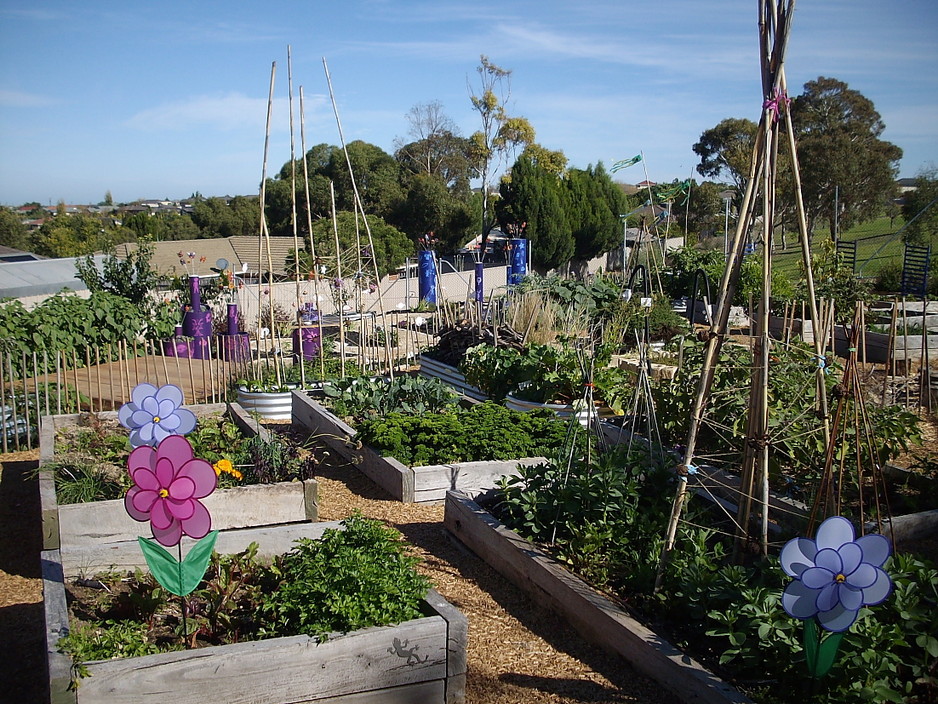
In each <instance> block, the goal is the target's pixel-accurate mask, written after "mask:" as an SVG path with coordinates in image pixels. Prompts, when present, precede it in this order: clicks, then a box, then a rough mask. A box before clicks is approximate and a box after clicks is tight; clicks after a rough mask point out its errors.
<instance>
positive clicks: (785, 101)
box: [762, 88, 791, 122]
mask: <svg viewBox="0 0 938 704" xmlns="http://www.w3.org/2000/svg"><path fill="white" fill-rule="evenodd" d="M782 105H784V106H785V109H786V110H787V109H788V106H789V105H791V98H789V97H788V93H787V92H785V91H783V90H780V89H779V88H775V89H774V90H773V91H772V97H770V98H766V100H765V101H764V102H763V103H762V109H763V110H768V111H769V112H771V113H772V120H773V122H778V121H779V119H781V112H782Z"/></svg>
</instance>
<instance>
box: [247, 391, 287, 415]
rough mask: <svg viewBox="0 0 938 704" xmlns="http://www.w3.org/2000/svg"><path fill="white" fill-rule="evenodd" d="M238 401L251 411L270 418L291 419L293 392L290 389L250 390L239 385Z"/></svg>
mask: <svg viewBox="0 0 938 704" xmlns="http://www.w3.org/2000/svg"><path fill="white" fill-rule="evenodd" d="M238 403H239V404H241V406H242V407H243V408H244V409H245V410H246V411H248V412H249V413H256V414H257V415H259V416H260V417H261V418H266V419H268V420H290V417H291V415H292V413H293V393H292V390H288V391H250V390H248V389H245V388H244V387H241V386H239V387H238Z"/></svg>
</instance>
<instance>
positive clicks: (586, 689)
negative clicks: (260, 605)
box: [0, 424, 677, 704]
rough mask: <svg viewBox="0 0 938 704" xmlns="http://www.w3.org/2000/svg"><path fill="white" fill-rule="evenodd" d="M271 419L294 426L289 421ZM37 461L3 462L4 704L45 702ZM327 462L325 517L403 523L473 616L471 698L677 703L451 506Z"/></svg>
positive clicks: (498, 703) (506, 703)
mask: <svg viewBox="0 0 938 704" xmlns="http://www.w3.org/2000/svg"><path fill="white" fill-rule="evenodd" d="M270 427H271V429H272V430H275V431H279V432H290V431H291V428H290V426H289V424H282V425H278V424H271V426H270ZM37 458H38V452H33V453H22V454H20V455H4V456H3V459H2V470H0V702H10V703H11V704H13V703H16V704H30V703H32V702H36V703H37V704H38V703H41V702H45V701H47V700H48V692H47V691H46V686H45V679H46V675H45V643H44V637H43V613H42V586H41V584H42V583H41V580H40V566H39V552H40V550H41V544H42V539H41V528H40V509H39V495H38V483H37V481H36V478H35V468H36V465H37V462H36V460H37ZM318 471H319V476H318V477H317V478H318V479H319V481H320V486H319V497H320V498H319V501H320V506H319V509H320V519H321V520H338V519H342V518H345V517H347V516H349V515H351V514H352V513H353V512H355V511H359V512H361V513H362V514H363V515H365V516H368V517H372V518H378V519H381V520H383V521H385V522H387V523H388V524H390V525H392V526H394V527H395V528H397V529H398V530H399V531H400V532H401V533H402V534H403V535H404V537H405V538H406V539H407V540H408V541H409V542H410V543H411V544H413V545H414V546H415V548H416V551H417V553H418V554H419V555H420V556H421V557H422V558H423V560H424V562H423V565H422V567H421V570H422V571H423V572H424V573H426V574H427V575H428V576H429V577H430V579H431V580H432V581H433V583H434V585H435V586H436V588H437V590H438V591H439V592H440V593H441V594H442V595H443V596H444V597H446V599H447V600H449V601H450V603H452V604H453V605H454V606H456V607H457V608H458V609H459V610H460V611H462V612H463V613H464V614H465V615H466V616H467V618H468V620H469V644H468V675H467V684H466V701H467V703H469V704H527V703H531V704H535V703H537V704H540V703H544V704H580V703H583V702H594V703H596V704H620V703H622V702H646V703H648V704H651V703H661V704H671V703H674V704H676V702H677V700H676V699H675V698H674V697H672V696H671V695H669V694H668V693H667V692H665V691H664V690H662V689H661V688H660V687H659V686H658V685H657V684H656V683H654V682H652V681H650V680H648V679H647V678H645V677H642V676H641V675H639V674H637V673H636V672H635V671H634V670H632V669H631V668H630V667H629V666H628V665H627V664H626V663H624V662H623V661H622V660H621V659H619V658H617V657H614V656H611V655H608V654H606V653H604V652H603V651H601V650H599V649H597V648H595V647H593V646H591V645H589V644H587V643H585V642H584V641H583V640H582V639H581V638H580V637H579V636H578V635H577V633H576V632H575V631H573V630H572V629H571V628H570V627H569V626H568V625H567V624H566V623H565V622H564V621H563V619H560V618H558V617H557V616H556V615H554V614H551V613H549V612H548V611H546V610H544V609H542V608H541V607H538V606H537V605H536V604H534V603H532V602H531V601H530V600H529V599H528V598H527V597H526V596H525V595H524V594H522V593H521V592H520V591H519V590H518V589H517V588H515V587H514V586H513V585H511V584H509V583H508V582H506V581H505V580H504V579H503V578H502V577H501V576H500V575H499V574H498V573H497V572H495V571H494V570H493V569H491V568H490V567H489V566H488V565H486V564H485V562H483V561H482V560H481V559H479V558H478V557H476V556H475V555H474V554H472V553H471V552H470V551H469V550H467V549H466V548H464V547H463V546H462V545H461V544H460V543H459V542H458V541H457V540H456V539H455V538H453V537H452V536H451V535H449V533H448V532H447V531H445V530H444V529H443V526H442V522H443V507H442V506H424V505H415V504H402V503H399V502H396V501H391V500H389V499H388V497H387V495H385V494H384V493H383V492H382V491H381V490H380V489H379V488H378V487H377V486H376V485H374V484H373V483H372V482H371V481H370V480H368V479H367V478H366V477H364V475H362V474H361V473H359V472H358V471H356V470H355V469H354V468H353V467H349V466H331V465H329V464H328V463H325V464H324V465H322V466H320V467H319V470H318ZM207 701H208V700H207ZM219 704H225V703H219Z"/></svg>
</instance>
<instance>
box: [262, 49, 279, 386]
mask: <svg viewBox="0 0 938 704" xmlns="http://www.w3.org/2000/svg"><path fill="white" fill-rule="evenodd" d="M276 75H277V62H276V61H274V62H273V63H272V64H271V66H270V89H269V91H268V94H267V124H266V129H265V132H264V160H263V166H262V168H261V186H260V198H259V201H260V230H259V239H258V248H257V301H258V309H257V337H256V339H257V344H258V352H260V341H261V334H260V331H261V327H262V326H261V322H262V318H263V305H264V304H263V301H264V297H263V294H262V290H263V284H264V282H263V278H264V277H263V276H262V273H263V269H262V267H261V262H262V261H263V255H264V250H265V249H266V253H267V275H268V282H267V285H268V287H269V291H270V293H269V295H268V296H267V304H268V305H267V308H268V312H269V320H270V335H269V336H268V337H269V342H268V343H267V346H268V350H269V349H271V348H275V347H276V342H275V341H274V340H273V336H274V335H276V334H277V333H276V329H277V327H276V324H275V320H274V296H273V276H274V263H273V257H272V255H271V253H270V231H269V230H268V228H267V213H266V207H267V157H268V155H269V153H270V124H271V118H272V116H273V106H274V79H275V77H276ZM265 245H266V247H265ZM274 368H275V370H276V371H275V374H276V377H277V385H278V386H279V385H280V384H281V383H282V382H283V380H282V377H281V373H280V365H279V364H276V363H275V364H274Z"/></svg>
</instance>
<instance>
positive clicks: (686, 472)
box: [677, 464, 698, 482]
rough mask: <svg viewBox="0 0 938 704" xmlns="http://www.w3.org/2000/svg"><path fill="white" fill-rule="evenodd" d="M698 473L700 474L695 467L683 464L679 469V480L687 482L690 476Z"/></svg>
mask: <svg viewBox="0 0 938 704" xmlns="http://www.w3.org/2000/svg"><path fill="white" fill-rule="evenodd" d="M697 472H698V469H697V467H696V466H695V465H692V464H682V465H680V466H678V468H677V478H678V479H680V480H681V481H682V482H686V481H687V477H688V476H692V475H694V474H697Z"/></svg>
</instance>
